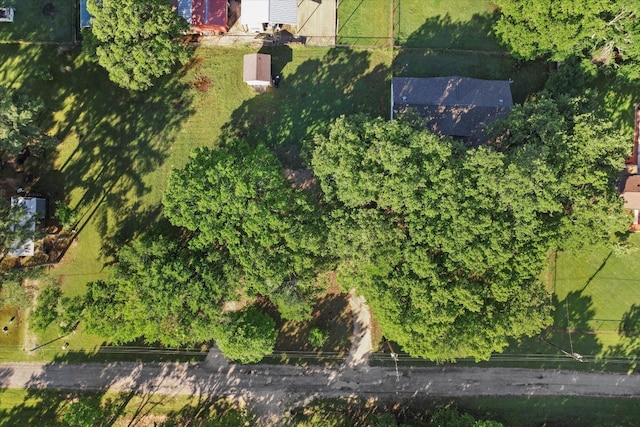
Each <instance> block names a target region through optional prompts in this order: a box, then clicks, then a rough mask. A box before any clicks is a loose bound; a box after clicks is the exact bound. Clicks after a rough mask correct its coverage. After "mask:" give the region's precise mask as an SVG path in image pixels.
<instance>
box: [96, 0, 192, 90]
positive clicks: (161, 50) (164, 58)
mask: <svg viewBox="0 0 640 427" xmlns="http://www.w3.org/2000/svg"><path fill="white" fill-rule="evenodd" d="M87 9H88V10H89V12H90V13H91V14H92V15H93V18H92V20H91V23H92V26H91V29H90V30H88V31H87V32H86V33H85V35H84V36H85V41H84V44H83V46H84V47H85V50H86V51H87V52H88V54H89V55H94V54H95V55H96V56H97V60H98V63H99V64H100V65H101V66H103V67H104V68H105V69H106V70H107V71H108V72H109V78H110V79H111V80H112V81H113V82H115V83H116V84H118V85H119V86H122V87H123V88H126V89H130V90H134V91H140V90H146V89H149V88H150V87H151V86H153V80H154V79H155V78H158V77H161V76H164V75H166V74H169V73H171V71H172V70H173V69H174V67H175V66H176V65H183V64H185V63H186V62H187V60H188V59H189V55H190V50H189V47H188V46H186V45H184V44H183V43H182V42H181V40H180V36H181V34H182V33H183V32H184V31H186V30H187V23H186V21H185V20H184V19H182V18H181V17H179V16H178V14H177V13H176V12H175V11H173V10H172V9H171V5H170V3H169V0H87Z"/></svg>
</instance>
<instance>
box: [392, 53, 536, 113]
mask: <svg viewBox="0 0 640 427" xmlns="http://www.w3.org/2000/svg"><path fill="white" fill-rule="evenodd" d="M393 75H394V76H396V77H439V76H464V77H473V78H477V79H488V80H509V79H511V80H512V81H513V83H512V85H511V94H512V96H513V101H514V102H516V103H521V102H524V101H525V100H526V99H527V97H528V96H529V95H531V94H532V93H535V92H537V91H539V90H541V89H542V88H543V87H544V84H545V82H546V80H547V76H548V68H547V65H546V64H545V63H544V62H542V61H535V62H533V61H532V62H526V63H521V62H518V61H516V60H514V59H513V58H511V57H510V56H506V55H493V54H487V53H483V52H466V53H452V52H440V51H430V50H414V49H400V50H399V51H397V54H396V57H395V59H394V62H393Z"/></svg>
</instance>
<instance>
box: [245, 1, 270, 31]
mask: <svg viewBox="0 0 640 427" xmlns="http://www.w3.org/2000/svg"><path fill="white" fill-rule="evenodd" d="M240 22H242V24H243V25H247V26H249V27H259V26H261V25H262V23H264V22H269V0H242V12H241V13H240Z"/></svg>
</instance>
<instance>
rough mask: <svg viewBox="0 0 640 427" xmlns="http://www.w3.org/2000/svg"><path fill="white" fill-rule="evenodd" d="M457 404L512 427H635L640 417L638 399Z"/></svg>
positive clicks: (535, 399) (480, 399)
mask: <svg viewBox="0 0 640 427" xmlns="http://www.w3.org/2000/svg"><path fill="white" fill-rule="evenodd" d="M454 403H455V404H456V406H457V407H458V408H459V409H460V410H462V411H465V412H469V413H472V414H475V415H476V416H478V417H484V418H486V419H493V420H496V421H500V422H502V423H503V424H504V425H505V426H510V427H534V426H542V425H547V426H578V425H579V426H598V427H604V426H633V425H637V422H638V421H637V420H638V417H639V416H640V402H639V401H638V399H608V398H590V397H580V398H577V397H500V398H491V397H474V398H461V399H455V400H454Z"/></svg>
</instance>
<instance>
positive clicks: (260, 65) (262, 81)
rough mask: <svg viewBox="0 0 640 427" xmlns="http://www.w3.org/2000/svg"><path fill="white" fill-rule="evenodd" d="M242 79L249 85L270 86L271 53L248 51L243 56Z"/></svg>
mask: <svg viewBox="0 0 640 427" xmlns="http://www.w3.org/2000/svg"><path fill="white" fill-rule="evenodd" d="M243 71H244V72H243V81H244V82H245V83H246V84H248V85H249V86H253V87H264V86H271V55H267V54H264V53H250V54H248V55H245V56H244V70H243Z"/></svg>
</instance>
